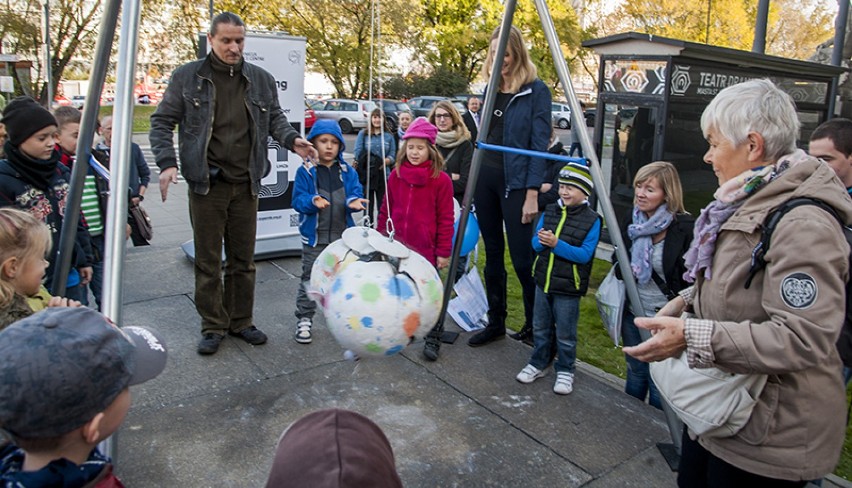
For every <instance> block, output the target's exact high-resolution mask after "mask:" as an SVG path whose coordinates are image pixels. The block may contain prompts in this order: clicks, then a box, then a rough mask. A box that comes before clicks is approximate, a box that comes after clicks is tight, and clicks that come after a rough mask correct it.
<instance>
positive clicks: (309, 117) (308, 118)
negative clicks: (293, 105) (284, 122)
mask: <svg viewBox="0 0 852 488" xmlns="http://www.w3.org/2000/svg"><path fill="white" fill-rule="evenodd" d="M316 121H317V114H316V113H315V112H314V109H312V108H311V105H310V104H309V103H308V101H307V100H305V134H307V133H308V131H309V130H311V127H313V126H314V122H316Z"/></svg>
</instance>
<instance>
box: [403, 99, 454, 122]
mask: <svg viewBox="0 0 852 488" xmlns="http://www.w3.org/2000/svg"><path fill="white" fill-rule="evenodd" d="M441 100H447V97H434V96H426V97H414V98H412V99H410V100H408V105H409V106H410V107H411V112H412V113H413V114H414V117H415V118H416V117H426V116H428V115H429V111H430V110H432V107H433V106H434V105H435V104H436V103H438V102H440V101H441Z"/></svg>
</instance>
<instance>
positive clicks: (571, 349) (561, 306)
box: [515, 163, 601, 395]
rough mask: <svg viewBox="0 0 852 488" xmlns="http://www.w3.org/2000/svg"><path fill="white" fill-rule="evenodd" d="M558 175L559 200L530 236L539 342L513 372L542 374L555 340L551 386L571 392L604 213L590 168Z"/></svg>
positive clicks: (575, 167)
mask: <svg viewBox="0 0 852 488" xmlns="http://www.w3.org/2000/svg"><path fill="white" fill-rule="evenodd" d="M558 181H559V200H557V201H556V203H551V204H550V205H548V206H547V207H546V209H545V211H544V213H543V214H542V216H541V218H540V219H539V221H538V225H537V227H536V233H535V235H534V236H533V238H532V247H533V249H534V250H535V252H536V253H537V254H538V256H537V257H536V260H535V264H534V265H533V275H534V277H535V285H536V287H535V305H534V307H533V339H534V342H535V346H534V348H533V353H532V356H531V357H530V362H529V364H527V365H526V366H525V367H524V369H523V370H521V372H520V373H518V375H517V376H516V377H515V378H516V379H517V380H518V381H520V382H521V383H532V382H533V381H535V380H537V379H538V378H541V377H542V376H544V375H545V372H544V369H545V368H546V367H547V364H548V363H549V362H550V358H551V357H552V355H553V352H552V350H553V348H552V346H553V343H554V341H555V342H556V352H557V355H556V362H555V363H554V369H555V370H556V382H555V383H554V385H553V392H554V393H556V394H559V395H567V394H569V393H571V392H572V391H573V390H574V363H575V361H576V359H577V320H578V319H579V317H580V297H582V296H583V295H585V294H586V291H587V290H588V288H589V276H590V275H591V273H592V258H594V256H595V248H596V247H597V245H598V240H599V238H600V233H601V218H600V216H599V215H598V214H597V213H596V212H595V211H594V210H592V208H591V207H590V206H589V195H590V194H591V193H592V189H593V188H594V184H593V183H592V177H591V175H590V174H589V168H587V167H586V166H584V165H582V164H577V163H569V164H568V165H566V166H565V167H563V168H562V170H561V171H560V172H559V180H558ZM554 324H555V325H556V327H555V330H554V327H553V325H554ZM554 332H555V334H554Z"/></svg>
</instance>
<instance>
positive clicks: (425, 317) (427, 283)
mask: <svg viewBox="0 0 852 488" xmlns="http://www.w3.org/2000/svg"><path fill="white" fill-rule="evenodd" d="M399 271H400V272H401V273H406V274H407V275H408V276H410V277H411V278H412V279H413V280H414V282H415V284H416V285H417V293H418V295H419V296H420V326H419V327H418V329H417V331H418V333H417V335H418V337H420V336H425V335H426V334H428V333H429V331H430V330H432V327H434V326H435V324H436V323H437V322H438V317H439V316H440V314H441V305H443V300H444V285H443V283H441V277H440V276H439V275H438V270H436V269H435V267H434V266H432V264H431V263H430V262H429V260H427V259H426V258H424V257H423V256H421V255H420V254H418V253H416V252H414V251H411V254H410V255H409V256H408V257H407V258H405V259H403V260H401V262H400V265H399Z"/></svg>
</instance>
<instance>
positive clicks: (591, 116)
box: [583, 107, 598, 127]
mask: <svg viewBox="0 0 852 488" xmlns="http://www.w3.org/2000/svg"><path fill="white" fill-rule="evenodd" d="M583 115H584V116H585V118H586V126H587V127H594V126H595V118H596V117H597V115H598V109H597V107H589V108H587V109H586V113H585V114H583Z"/></svg>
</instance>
